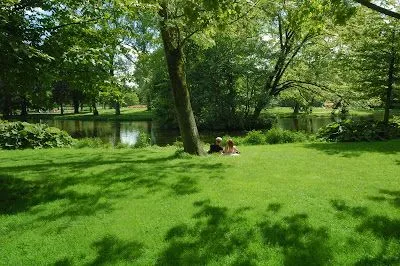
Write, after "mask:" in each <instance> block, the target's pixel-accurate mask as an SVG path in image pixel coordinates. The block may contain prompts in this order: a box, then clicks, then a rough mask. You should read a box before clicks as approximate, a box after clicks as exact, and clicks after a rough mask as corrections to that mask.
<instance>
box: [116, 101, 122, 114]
mask: <svg viewBox="0 0 400 266" xmlns="http://www.w3.org/2000/svg"><path fill="white" fill-rule="evenodd" d="M114 108H115V114H116V115H120V114H121V104H120V103H119V102H115V104H114Z"/></svg>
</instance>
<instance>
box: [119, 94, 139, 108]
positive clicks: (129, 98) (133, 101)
mask: <svg viewBox="0 0 400 266" xmlns="http://www.w3.org/2000/svg"><path fill="white" fill-rule="evenodd" d="M122 101H123V103H124V104H123V105H124V106H132V105H137V104H139V97H138V95H137V94H136V93H135V92H126V93H124V95H123V98H122Z"/></svg>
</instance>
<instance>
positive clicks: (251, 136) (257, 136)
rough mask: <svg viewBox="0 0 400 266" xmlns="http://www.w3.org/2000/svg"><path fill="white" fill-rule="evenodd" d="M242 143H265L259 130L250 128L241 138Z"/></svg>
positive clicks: (263, 136)
mask: <svg viewBox="0 0 400 266" xmlns="http://www.w3.org/2000/svg"><path fill="white" fill-rule="evenodd" d="M243 143H245V144H250V145H261V144H265V135H264V133H263V132H262V131H260V130H252V131H250V132H249V133H247V135H246V136H245V137H244V138H243Z"/></svg>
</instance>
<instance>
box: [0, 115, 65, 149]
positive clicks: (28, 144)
mask: <svg viewBox="0 0 400 266" xmlns="http://www.w3.org/2000/svg"><path fill="white" fill-rule="evenodd" d="M72 142H73V138H72V137H71V136H70V135H69V134H68V133H67V132H65V131H62V130H60V129H58V128H55V127H49V126H47V125H46V124H29V123H26V122H9V123H0V148H1V149H7V150H14V149H27V148H35V149H39V148H56V147H58V148H61V147H70V146H71V144H72Z"/></svg>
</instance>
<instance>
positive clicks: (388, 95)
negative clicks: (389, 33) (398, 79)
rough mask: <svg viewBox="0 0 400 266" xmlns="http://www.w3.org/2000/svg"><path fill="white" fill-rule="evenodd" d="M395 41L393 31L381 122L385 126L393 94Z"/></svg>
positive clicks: (387, 122) (387, 121)
mask: <svg viewBox="0 0 400 266" xmlns="http://www.w3.org/2000/svg"><path fill="white" fill-rule="evenodd" d="M394 41H395V31H393V43H392V51H391V54H390V59H389V72H388V84H387V88H386V98H385V114H384V116H383V122H384V123H385V124H386V125H387V124H389V116H390V108H391V106H392V94H393V84H394V63H395V60H396V50H395V47H394V45H395V44H394Z"/></svg>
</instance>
